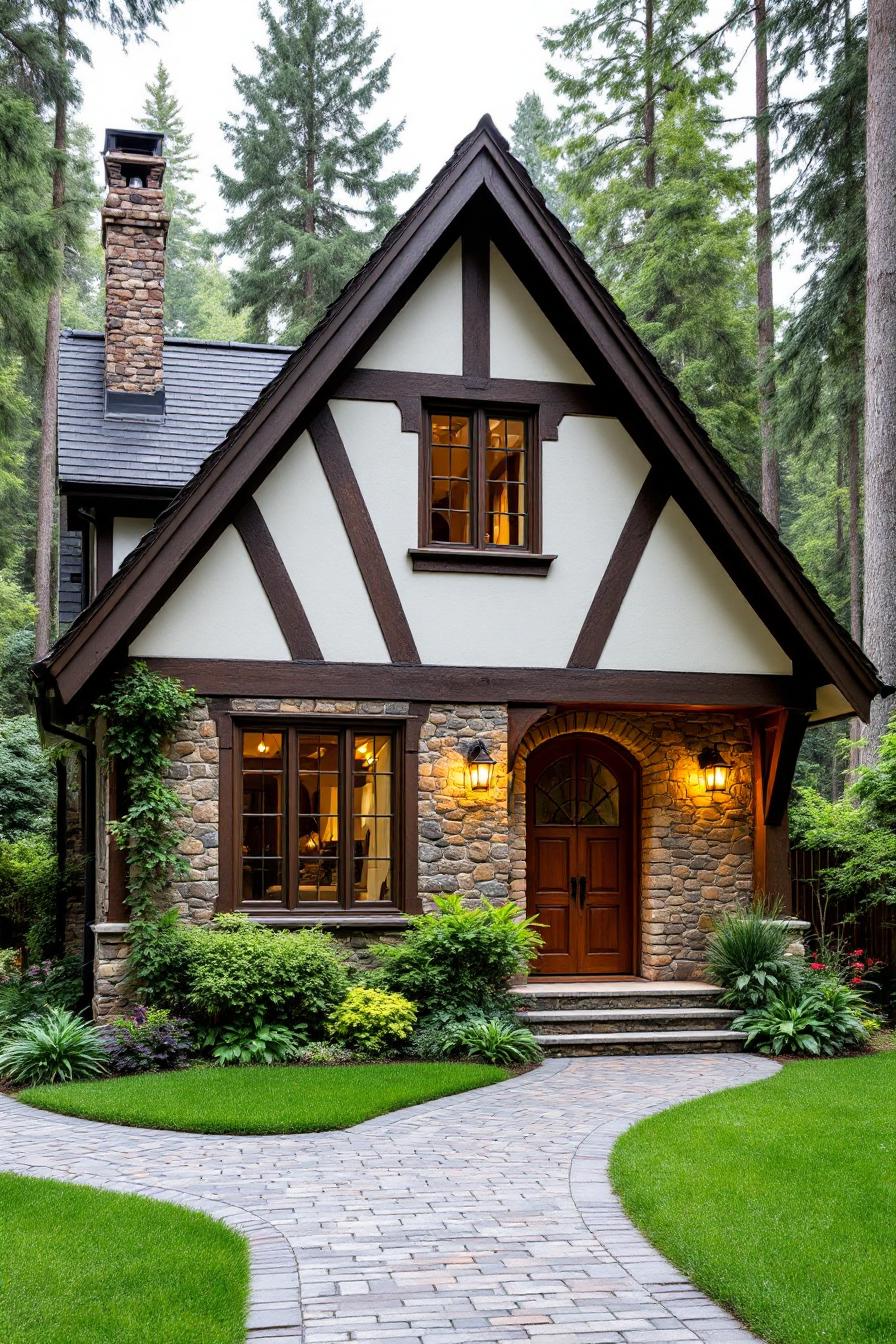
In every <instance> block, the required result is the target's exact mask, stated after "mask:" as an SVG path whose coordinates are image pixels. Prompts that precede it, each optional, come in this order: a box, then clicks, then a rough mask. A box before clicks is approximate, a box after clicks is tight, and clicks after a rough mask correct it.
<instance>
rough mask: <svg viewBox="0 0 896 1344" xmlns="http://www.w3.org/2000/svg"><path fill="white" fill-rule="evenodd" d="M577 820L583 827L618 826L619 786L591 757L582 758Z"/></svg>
mask: <svg viewBox="0 0 896 1344" xmlns="http://www.w3.org/2000/svg"><path fill="white" fill-rule="evenodd" d="M578 820H579V822H580V824H581V825H583V826H618V825H619V784H618V783H617V780H616V778H615V776H614V775H613V774H611V772H610V771H609V770H608V769H607V767H606V766H605V765H604V763H603V761H598V760H596V759H595V758H594V757H593V756H583V757H582V764H581V779H580V781H579V807H578Z"/></svg>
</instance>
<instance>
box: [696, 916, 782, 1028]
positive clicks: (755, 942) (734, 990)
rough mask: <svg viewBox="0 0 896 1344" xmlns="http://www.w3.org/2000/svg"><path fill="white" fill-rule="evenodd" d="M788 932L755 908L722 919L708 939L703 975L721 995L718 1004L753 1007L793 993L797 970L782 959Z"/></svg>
mask: <svg viewBox="0 0 896 1344" xmlns="http://www.w3.org/2000/svg"><path fill="white" fill-rule="evenodd" d="M790 940H791V934H790V930H789V929H788V928H787V927H786V926H785V925H784V924H781V923H779V922H776V921H775V920H774V919H773V918H769V916H768V915H767V914H765V913H763V911H762V910H761V909H759V908H758V907H754V908H753V909H752V910H746V911H742V912H741V911H738V912H736V913H729V914H726V915H724V916H723V917H722V918H721V919H720V920H719V922H718V923H717V924H716V926H715V929H714V930H713V932H712V933H711V934H710V936H709V940H708V943H707V954H706V971H707V975H708V976H709V978H710V979H711V980H713V981H714V982H715V983H716V984H717V985H720V986H721V988H722V990H723V991H724V992H723V993H722V994H721V995H720V1001H721V1002H722V1003H724V1004H730V1005H733V1006H734V1007H736V1008H749V1007H755V1006H757V1005H759V1004H762V1003H764V1002H766V1000H768V999H769V998H771V997H773V996H776V995H777V996H780V995H781V994H782V993H785V992H786V991H788V990H791V989H794V988H795V987H796V984H797V980H798V977H799V970H798V968H797V966H796V963H795V961H794V959H793V958H792V957H785V955H784V953H785V951H786V948H787V945H788V943H789V942H790Z"/></svg>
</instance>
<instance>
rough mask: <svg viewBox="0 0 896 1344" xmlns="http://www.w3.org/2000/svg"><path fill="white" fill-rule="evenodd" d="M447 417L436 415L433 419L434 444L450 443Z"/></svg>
mask: <svg viewBox="0 0 896 1344" xmlns="http://www.w3.org/2000/svg"><path fill="white" fill-rule="evenodd" d="M448 420H449V417H448V416H447V415H434V416H433V417H432V441H433V443H450V442H451V440H450V438H449V430H448Z"/></svg>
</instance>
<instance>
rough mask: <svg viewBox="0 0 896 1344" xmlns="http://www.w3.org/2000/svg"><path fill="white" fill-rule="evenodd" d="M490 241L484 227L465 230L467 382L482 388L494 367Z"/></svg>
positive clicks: (463, 282) (463, 287) (463, 272)
mask: <svg viewBox="0 0 896 1344" xmlns="http://www.w3.org/2000/svg"><path fill="white" fill-rule="evenodd" d="M489 249H490V240H489V237H488V234H486V233H483V231H482V230H481V229H475V230H473V229H469V230H465V231H464V234H463V238H462V241H461V292H462V302H463V367H464V384H465V386H467V387H481V386H483V385H484V384H485V383H487V382H488V380H489V377H490V370H491V318H490V313H489V309H490V295H491V286H490V267H489V261H490V258H489Z"/></svg>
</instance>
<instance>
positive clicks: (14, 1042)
mask: <svg viewBox="0 0 896 1344" xmlns="http://www.w3.org/2000/svg"><path fill="white" fill-rule="evenodd" d="M105 1069H106V1051H105V1049H104V1048H103V1038H102V1036H101V1035H100V1032H99V1029H98V1028H97V1027H95V1026H94V1025H93V1023H92V1022H85V1021H84V1019H83V1018H82V1017H77V1016H76V1015H75V1014H74V1013H70V1012H69V1011H68V1009H67V1008H48V1009H47V1010H46V1012H45V1013H44V1014H43V1016H42V1017H29V1018H27V1019H26V1020H25V1021H24V1022H20V1023H19V1025H18V1026H17V1027H16V1028H15V1030H14V1031H13V1032H12V1033H11V1035H10V1036H9V1037H7V1039H6V1041H5V1042H4V1044H3V1046H2V1047H0V1078H6V1079H7V1080H8V1081H9V1082H11V1083H15V1084H17V1085H19V1084H21V1085H31V1084H35V1083H68V1082H71V1081H72V1080H73V1079H75V1078H93V1077H96V1075H97V1074H100V1073H104V1072H105Z"/></svg>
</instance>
